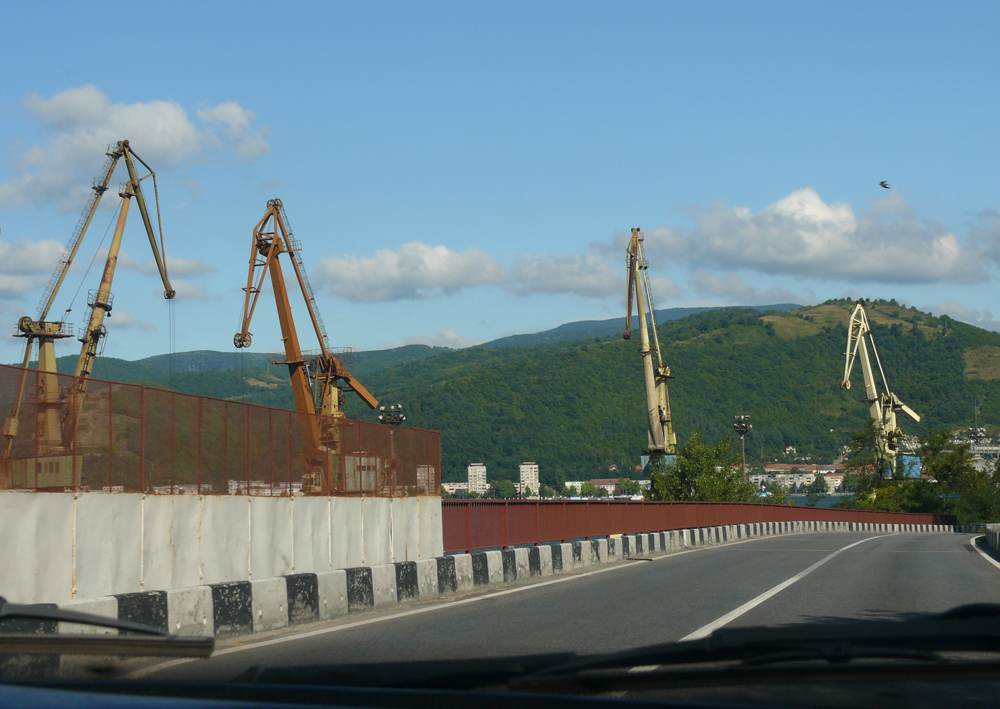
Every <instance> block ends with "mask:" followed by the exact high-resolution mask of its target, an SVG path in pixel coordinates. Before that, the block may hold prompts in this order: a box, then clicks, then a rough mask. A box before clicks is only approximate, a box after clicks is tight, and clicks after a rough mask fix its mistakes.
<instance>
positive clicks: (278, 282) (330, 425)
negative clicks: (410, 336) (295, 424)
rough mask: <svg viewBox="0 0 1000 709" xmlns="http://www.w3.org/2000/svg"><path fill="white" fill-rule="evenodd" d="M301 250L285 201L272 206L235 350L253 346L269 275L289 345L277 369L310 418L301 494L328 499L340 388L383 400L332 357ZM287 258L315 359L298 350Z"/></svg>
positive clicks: (305, 423)
mask: <svg viewBox="0 0 1000 709" xmlns="http://www.w3.org/2000/svg"><path fill="white" fill-rule="evenodd" d="M301 249H302V246H301V244H300V243H299V242H298V241H297V240H296V239H295V238H294V237H293V235H292V230H291V226H290V225H289V223H288V217H287V216H286V215H285V209H284V206H283V205H282V203H281V200H280V199H272V200H268V202H267V211H266V212H265V213H264V216H263V218H262V219H261V220H260V221H259V222H257V226H256V227H254V230H253V243H252V244H251V246H250V271H249V273H248V274H247V285H246V287H245V288H244V289H243V291H244V293H245V294H246V295H245V297H244V299H243V321H242V325H241V327H240V331H239V332H237V333H236V335H235V336H234V337H233V344H234V345H236V347H237V348H244V347H249V346H250V343H251V341H252V339H253V336H252V334H251V333H250V321H251V320H252V318H253V314H254V310H256V308H257V300H258V298H259V297H260V290H261V285H262V284H263V282H264V278H265V276H266V275H267V274H268V273H270V274H271V287H272V289H273V291H274V299H275V303H276V305H277V308H278V322H279V324H280V326H281V339H282V342H284V345H285V361H284V362H275V364H285V365H287V366H288V373H289V376H290V378H291V383H292V393H293V395H294V396H295V408H296V410H297V411H298V412H299V413H301V414H308V415H307V416H300V417H299V421H300V425H301V427H302V438H303V453H302V457H303V464H304V467H305V470H306V472H305V474H304V476H303V486H302V489H303V491H304V492H307V493H312V494H328V493H329V492H330V491H332V490H333V489H334V477H335V475H336V474H337V472H338V471H337V470H336V465H337V460H338V456H339V455H340V431H339V427H338V423H337V419H339V418H344V416H345V414H344V412H343V411H342V410H341V406H343V404H344V398H345V397H344V393H343V391H342V389H341V387H340V382H344V383H345V384H346V385H347V387H349V388H350V389H351V390H353V391H354V392H355V393H357V395H358V396H359V397H361V400H362V401H364V402H365V403H366V404H368V406H370V407H371V408H373V409H374V408H375V407H377V406H378V400H377V399H376V398H375V397H374V396H372V394H371V393H370V392H369V391H368V390H367V389H366V388H365V387H364V386H363V385H362V384H361V382H359V381H358V380H357V379H355V378H354V377H353V376H352V375H351V373H350V372H349V371H347V368H346V367H345V366H344V363H343V362H342V361H341V359H340V358H339V357H337V356H336V355H334V354H333V353H332V352H331V351H330V345H329V342H328V340H327V334H326V327H325V326H324V325H323V319H322V318H321V317H320V314H319V307H318V306H317V305H316V299H315V297H314V296H313V290H312V286H311V285H310V283H309V277H308V275H307V274H306V268H305V264H304V263H303V262H302V256H301V254H300V252H301ZM283 253H287V254H288V255H289V256H290V258H291V262H292V269H293V270H294V271H295V277H296V280H297V281H298V284H299V288H300V290H301V291H302V295H303V297H304V299H305V303H306V309H307V310H308V311H309V318H310V320H311V322H312V326H313V330H314V331H315V333H316V339H317V340H319V347H320V351H319V353H317V354H315V355H314V356H311V357H307V356H306V354H305V353H304V352H303V351H302V349H301V347H300V346H299V337H298V333H297V332H296V330H295V320H294V319H293V317H292V306H291V303H290V301H289V298H288V288H287V286H286V285H285V277H284V275H283V274H282V271H281V264H280V263H279V261H278V256H280V255H281V254H283ZM258 271H259V273H258ZM255 275H256V278H255ZM310 379H311V380H312V384H310ZM317 414H318V415H317Z"/></svg>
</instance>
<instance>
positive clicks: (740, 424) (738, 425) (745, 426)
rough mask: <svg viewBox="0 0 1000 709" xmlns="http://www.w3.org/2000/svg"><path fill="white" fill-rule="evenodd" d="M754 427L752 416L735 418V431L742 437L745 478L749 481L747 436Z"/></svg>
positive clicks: (741, 446)
mask: <svg viewBox="0 0 1000 709" xmlns="http://www.w3.org/2000/svg"><path fill="white" fill-rule="evenodd" d="M751 428H753V426H752V425H751V424H750V415H749V414H746V415H741V416H733V430H734V431H736V433H738V434H739V436H740V448H742V450H743V477H744V478H746V479H749V476H748V475H747V444H746V436H747V433H749V432H750V429H751Z"/></svg>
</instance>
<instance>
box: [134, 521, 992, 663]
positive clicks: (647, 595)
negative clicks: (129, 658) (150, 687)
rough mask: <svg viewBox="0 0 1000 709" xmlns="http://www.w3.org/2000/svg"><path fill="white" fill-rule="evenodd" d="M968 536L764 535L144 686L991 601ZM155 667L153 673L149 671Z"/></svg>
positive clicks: (253, 644) (276, 638)
mask: <svg viewBox="0 0 1000 709" xmlns="http://www.w3.org/2000/svg"><path fill="white" fill-rule="evenodd" d="M973 539H974V535H969V534H892V535H880V534H877V533H849V534H802V535H794V536H784V537H771V538H765V539H757V540H752V541H746V542H740V543H735V544H729V545H725V546H718V547H708V548H704V549H698V550H693V551H689V552H685V553H679V554H673V555H669V556H663V557H658V558H656V559H654V560H653V561H636V562H631V563H627V564H619V565H613V566H606V567H597V568H595V569H590V570H588V571H584V572H582V573H577V574H573V575H567V576H556V577H546V578H544V579H542V580H541V581H537V580H536V581H535V582H523V583H520V584H515V585H511V586H507V587H503V588H501V589H499V590H496V589H493V590H490V591H486V592H476V593H471V594H468V595H466V596H463V597H460V598H456V597H449V598H446V599H442V600H440V601H433V602H428V603H423V604H417V605H411V606H406V607H402V608H398V609H394V610H390V611H384V612H378V613H368V614H364V615H354V616H350V617H348V618H342V619H339V620H337V621H332V622H326V623H316V624H313V625H309V626H296V627H295V628H294V629H290V630H286V631H281V632H277V633H268V634H262V635H256V636H252V637H247V638H238V639H235V640H232V641H228V642H223V643H220V645H219V647H218V648H217V650H216V655H215V657H213V658H211V659H209V660H200V661H193V662H192V661H179V662H178V661H174V662H172V663H164V664H159V665H156V666H155V667H156V670H155V671H154V672H152V673H151V674H147V673H143V674H145V675H146V678H148V679H159V678H162V679H168V678H169V679H187V680H198V681H210V680H228V679H231V678H233V677H235V676H236V675H238V674H240V673H241V672H243V671H245V670H246V669H247V668H249V667H251V666H255V665H256V666H294V665H315V664H319V663H322V664H337V663H365V662H405V661H410V660H449V659H459V658H460V659H470V658H492V657H505V656H516V655H529V654H545V653H561V652H576V653H579V654H593V653H601V652H611V651H616V650H624V649H627V648H634V647H640V646H643V645H649V644H653V643H661V642H668V641H674V640H681V639H685V638H691V637H699V636H700V635H704V634H707V633H708V632H710V631H711V630H712V629H714V628H715V627H719V626H721V625H726V626H727V627H737V626H754V625H771V626H773V625H784V624H791V623H810V622H836V621H839V620H844V619H892V618H905V617H909V616H912V615H916V614H927V613H936V612H940V611H943V610H947V609H948V608H952V607H954V606H957V605H961V604H965V603H982V602H991V603H1000V565H997V564H992V563H990V561H989V560H988V559H986V558H984V557H983V556H982V555H981V554H980V553H979V552H977V551H976V550H975V548H974V546H973V542H972V540H973ZM150 669H153V668H150Z"/></svg>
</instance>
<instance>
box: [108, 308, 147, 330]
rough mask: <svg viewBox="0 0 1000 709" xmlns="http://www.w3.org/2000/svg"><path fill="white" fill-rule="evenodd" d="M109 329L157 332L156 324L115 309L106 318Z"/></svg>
mask: <svg viewBox="0 0 1000 709" xmlns="http://www.w3.org/2000/svg"><path fill="white" fill-rule="evenodd" d="M105 323H106V324H107V326H108V328H109V329H113V330H137V331H139V332H156V324H155V323H151V322H148V321H146V320H136V319H135V318H133V317H132V316H131V315H129V313H127V312H125V311H124V310H113V311H111V313H110V317H108V318H107V319H106V320H105Z"/></svg>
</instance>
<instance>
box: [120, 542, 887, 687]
mask: <svg viewBox="0 0 1000 709" xmlns="http://www.w3.org/2000/svg"><path fill="white" fill-rule="evenodd" d="M793 536H794V537H798V536H803V535H802V534H782V535H774V536H766V537H750V538H748V539H740V540H734V541H728V542H724V543H722V544H713V545H711V546H708V545H705V546H699V547H691V548H689V549H685V550H684V551H676V552H671V553H668V554H662V555H660V556H656V557H653V561H662V560H663V559H672V558H674V557H677V556H682V555H683V554H691V553H694V552H698V551H710V550H712V549H722V548H724V547H728V546H734V545H737V544H745V543H747V542H757V541H762V540H765V539H779V538H784V537H793ZM882 536H892V535H888V534H884V535H882ZM871 538H872V539H875V538H876V537H871ZM861 541H868V540H867V539H863V540H861ZM857 543H858V544H860V543H861V542H857ZM850 546H854V545H853V544H851V545H850ZM847 548H849V547H844V549H847ZM841 551H843V549H840V550H838V551H836V552H834V554H833V555H832V556H836V555H837V554H839V553H840V552H841ZM827 558H830V557H827ZM824 561H825V559H824ZM643 563H646V562H642V561H629V562H624V563H620V564H614V565H612V566H606V567H604V568H601V569H595V570H593V571H585V572H583V573H580V574H570V575H569V576H563V577H560V578H557V579H552V580H550V581H541V582H539V583H533V584H530V585H527V586H518V587H517V588H509V589H506V590H504V591H495V592H492V593H484V594H482V595H479V596H475V597H473V598H463V599H460V600H457V601H446V602H444V603H435V604H434V605H429V606H424V607H422V608H414V609H411V610H406V611H400V612H398V613H393V614H391V615H383V616H379V617H378V618H366V619H364V620H357V621H354V622H353V623H343V624H341V625H336V626H333V627H329V628H319V629H317V630H308V631H306V632H302V633H294V634H290V635H282V636H281V637H280V638H271V639H269V640H260V641H258V642H248V643H240V644H239V645H233V646H230V647H225V648H222V649H221V650H216V651H215V652H213V653H212V658H214V657H221V656H222V655H229V654H230V653H234V652H243V651H245V650H256V649H257V648H262V647H267V646H269V645H278V644H280V643H287V642H293V641H295V640H302V639H304V638H311V637H316V636H317V635H326V634H328V633H336V632H339V631H341V630H350V629H351V628H358V627H361V626H364V625H371V624H373V623H382V622H385V621H388V620H395V619H396V618H406V617H408V616H411V615H420V614H421V613H430V612H431V611H436V610H441V609H444V608H453V607H454V606H461V605H465V604H467V603H477V602H479V601H485V600H488V599H490V598H496V597H497V596H506V595H508V594H511V593H521V592H522V591H528V590H530V589H534V588H540V587H542V586H551V585H552V584H557V583H564V582H566V581H572V580H574V579H579V578H584V577H586V576H593V575H595V574H603V573H606V572H608V571H617V570H618V569H627V568H628V567H630V566H638V565H640V564H643ZM820 563H822V562H820ZM811 570H812V569H809V571H811ZM803 575H805V574H803ZM786 583H787V582H786ZM480 588H482V587H480ZM748 610H749V609H748ZM237 642H239V641H237ZM212 658H209V659H212ZM198 661H199V660H198V659H192V658H179V659H177V660H168V661H167V662H160V663H157V664H155V665H151V666H149V667H144V668H142V669H140V670H135V671H134V672H131V673H129V674H128V675H127V676H128V677H129V678H130V679H139V678H140V677H145V676H147V675H151V674H153V673H154V672H159V671H160V670H166V669H169V668H171V667H176V666H178V665H183V664H186V663H188V662H198Z"/></svg>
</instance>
